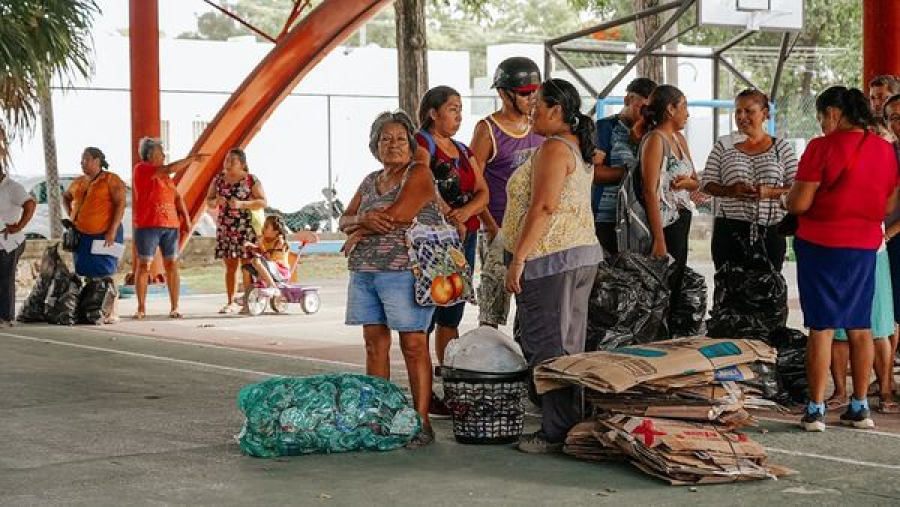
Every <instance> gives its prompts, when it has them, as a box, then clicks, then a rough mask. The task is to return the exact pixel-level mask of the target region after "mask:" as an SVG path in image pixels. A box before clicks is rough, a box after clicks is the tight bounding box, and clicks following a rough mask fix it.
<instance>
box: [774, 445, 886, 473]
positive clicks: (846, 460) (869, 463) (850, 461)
mask: <svg viewBox="0 0 900 507" xmlns="http://www.w3.org/2000/svg"><path fill="white" fill-rule="evenodd" d="M766 450H767V451H769V452H774V453H775V454H786V455H788V456H799V457H803V458H815V459H821V460H825V461H835V462H837V463H846V464H848V465H857V466H862V467H870V468H885V469H888V470H900V465H888V464H885V463H874V462H872V461H858V460H855V459H849V458H841V457H838V456H828V455H825V454H813V453H810V452H800V451H789V450H787V449H778V448H775V447H766Z"/></svg>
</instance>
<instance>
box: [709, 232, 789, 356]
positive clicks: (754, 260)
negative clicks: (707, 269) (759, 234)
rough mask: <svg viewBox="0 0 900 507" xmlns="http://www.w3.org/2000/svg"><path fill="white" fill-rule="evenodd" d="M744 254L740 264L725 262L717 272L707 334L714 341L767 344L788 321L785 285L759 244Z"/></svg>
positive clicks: (747, 248)
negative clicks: (761, 341)
mask: <svg viewBox="0 0 900 507" xmlns="http://www.w3.org/2000/svg"><path fill="white" fill-rule="evenodd" d="M745 243H747V245H746V247H745V249H744V251H745V252H747V257H746V259H745V260H744V261H743V262H726V263H725V264H724V265H722V267H721V268H720V269H719V270H718V271H717V272H716V276H715V284H716V287H715V290H714V291H713V307H712V310H710V312H709V320H708V321H707V323H706V334H707V335H708V336H710V337H713V338H745V339H756V340H766V339H767V338H768V337H769V334H770V333H771V332H772V331H774V330H775V329H778V328H780V327H784V325H785V324H786V323H787V318H788V306H787V283H786V282H785V281H784V276H783V275H782V274H781V272H779V271H777V270H776V269H775V267H774V266H772V263H771V262H769V259H768V257H767V256H766V254H765V252H764V251H762V248H761V245H764V243H763V242H762V241H757V242H756V243H755V245H750V244H749V241H745Z"/></svg>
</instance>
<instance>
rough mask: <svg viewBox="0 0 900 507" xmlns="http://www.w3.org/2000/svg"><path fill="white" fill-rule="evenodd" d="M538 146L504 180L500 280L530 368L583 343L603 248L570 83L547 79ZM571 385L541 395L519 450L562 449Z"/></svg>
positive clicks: (537, 113) (574, 416) (539, 108)
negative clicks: (532, 427) (538, 416)
mask: <svg viewBox="0 0 900 507" xmlns="http://www.w3.org/2000/svg"><path fill="white" fill-rule="evenodd" d="M532 115H533V121H534V131H535V132H536V133H537V134H540V135H542V136H544V137H546V138H547V139H546V141H544V144H542V145H541V147H540V149H539V150H538V151H537V152H535V154H534V155H533V156H532V157H531V158H530V159H529V160H528V161H527V162H525V163H524V164H522V165H521V166H520V167H519V168H518V169H516V171H515V172H514V173H513V174H512V176H511V177H510V179H509V182H508V183H507V187H506V194H507V206H506V215H505V216H504V219H503V232H502V236H503V238H505V242H506V243H505V248H506V257H507V264H508V266H509V269H508V272H507V276H506V288H507V290H509V291H510V292H511V293H513V294H515V295H516V305H517V306H518V309H519V311H518V317H517V318H518V323H519V330H520V331H521V337H522V351H523V352H524V353H525V357H526V358H527V359H528V362H529V365H530V366H531V367H532V368H533V367H534V366H536V365H537V364H540V363H542V362H543V361H546V360H547V359H552V358H554V357H559V356H563V355H566V354H577V353H579V352H583V351H584V341H585V335H586V334H587V308H588V298H589V296H590V292H591V287H592V285H593V283H594V276H595V275H596V273H597V264H599V263H600V261H601V260H602V257H603V254H602V250H601V248H600V245H599V244H598V243H597V236H596V234H594V217H593V214H592V213H591V183H592V181H593V166H592V164H591V162H590V161H591V160H592V158H593V156H594V122H593V121H592V120H591V118H590V117H588V116H586V115H584V114H582V113H581V98H580V97H579V96H578V92H577V91H576V89H575V87H574V86H572V84H571V83H569V82H568V81H564V80H562V79H549V80H547V81H545V82H544V83H543V84H542V85H541V88H540V90H539V92H538V98H537V101H536V102H535V107H534V111H533V113H532ZM576 406H577V405H576V401H575V391H574V389H572V388H566V389H559V390H555V391H551V392H549V393H546V394H544V395H542V396H541V410H542V411H543V416H544V417H543V422H542V424H541V430H540V431H538V432H536V433H533V434H530V435H524V436H523V437H522V439H521V440H520V441H519V450H521V451H523V452H535V453H546V452H553V451H560V450H561V449H562V444H563V441H564V440H565V438H566V433H568V431H569V429H570V428H571V427H572V426H573V425H574V424H575V423H576V422H578V411H577V409H576Z"/></svg>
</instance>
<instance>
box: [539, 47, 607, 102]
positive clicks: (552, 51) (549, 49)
mask: <svg viewBox="0 0 900 507" xmlns="http://www.w3.org/2000/svg"><path fill="white" fill-rule="evenodd" d="M547 52H548V53H550V54H552V55H553V56H555V57H556V59H557V60H559V63H561V64H563V67H565V68H566V69H567V70H568V71H569V72H571V73H572V77H574V78H575V80H576V81H578V83H579V84H581V86H583V87H584V88H585V89H586V90H587V91H588V93H590V94H591V95H592V96H593V97H596V96H597V90H596V89H595V88H594V87H593V86H591V83H588V81H587V79H585V78H584V77H583V76H582V75H581V73H580V72H578V69H576V68H575V67H574V66H573V65H572V64H571V63H569V61H568V60H566V59H565V57H563V55H561V54H559V53H558V52H557V51H556V50H555V49H553V48H552V47H551V46H547Z"/></svg>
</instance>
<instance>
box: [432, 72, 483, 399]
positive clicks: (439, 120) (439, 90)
mask: <svg viewBox="0 0 900 507" xmlns="http://www.w3.org/2000/svg"><path fill="white" fill-rule="evenodd" d="M461 123H462V99H461V98H460V95H459V92H457V91H456V90H454V89H453V88H450V87H449V86H437V87H435V88H432V89H430V90H428V92H426V93H425V96H423V97H422V102H421V104H420V105H419V125H421V130H419V132H418V133H417V134H416V142H417V143H418V144H419V149H418V150H417V153H416V161H417V162H421V163H425V164H429V166H430V167H431V171H432V173H433V174H434V179H435V182H436V184H437V188H438V191H439V192H440V195H441V199H442V200H443V202H444V203H445V204H446V208H445V209H444V210H443V211H444V213H445V215H446V217H447V220H448V221H450V222H451V223H452V224H454V225H456V226H457V227H458V228H459V230H460V239H462V241H463V252H464V253H465V256H466V262H468V263H469V269H470V270H471V269H472V267H473V266H474V265H475V246H476V242H477V240H478V229H479V227H481V221H480V220H479V219H478V215H479V214H480V213H481V212H482V211H484V210H485V207H486V206H487V203H488V188H487V183H485V181H484V175H483V174H482V167H481V166H480V165H479V164H478V162H477V161H476V160H475V157H473V156H472V153H471V151H470V150H469V148H468V146H466V145H465V144H463V143H461V142H459V141H457V140H455V139H453V136H454V135H456V132H457V131H459V126H460V124H461ZM465 307H466V304H465V303H459V304H456V305H454V306H448V307H439V308H437V309H435V312H434V318H433V320H432V323H431V329H435V328H436V331H435V340H434V343H435V344H434V349H435V352H436V353H437V358H438V362H439V363H440V364H442V365H443V364H444V351H445V350H446V349H447V344H448V343H450V340H453V339H456V338H457V337H459V323H460V321H462V317H463V310H464V309H465ZM431 329H429V333H430V332H431ZM431 413H432V414H433V415H436V416H448V415H450V412H449V411H448V410H446V407H444V405H443V403H442V402H441V400H440V399H438V398H437V397H436V396H433V397H432V403H431Z"/></svg>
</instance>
